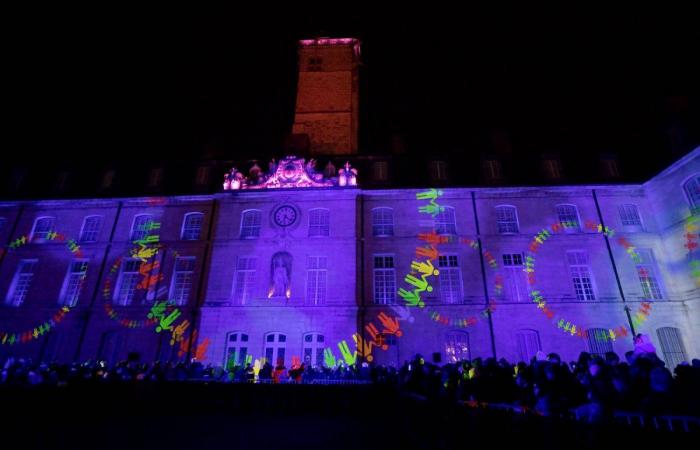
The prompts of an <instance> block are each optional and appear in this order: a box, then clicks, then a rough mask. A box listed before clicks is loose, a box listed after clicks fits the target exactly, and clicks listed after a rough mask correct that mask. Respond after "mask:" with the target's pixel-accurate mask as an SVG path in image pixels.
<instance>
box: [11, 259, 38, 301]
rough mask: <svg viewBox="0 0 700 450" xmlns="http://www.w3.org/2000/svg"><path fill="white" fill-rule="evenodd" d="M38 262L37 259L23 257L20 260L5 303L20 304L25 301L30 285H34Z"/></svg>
mask: <svg viewBox="0 0 700 450" xmlns="http://www.w3.org/2000/svg"><path fill="white" fill-rule="evenodd" d="M36 264H37V260H36V259H23V260H21V261H20V262H19V264H18V265H17V270H16V271H15V276H14V277H13V279H12V284H11V285H10V289H9V290H8V291H7V298H6V299H5V303H7V304H8V305H11V306H20V305H21V304H22V303H23V302H24V300H25V298H26V297H27V292H29V287H30V286H31V285H32V278H34V269H35V268H36Z"/></svg>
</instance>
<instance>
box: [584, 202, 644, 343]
mask: <svg viewBox="0 0 700 450" xmlns="http://www.w3.org/2000/svg"><path fill="white" fill-rule="evenodd" d="M592 192H593V201H594V202H595V209H596V211H597V212H598V220H599V221H600V225H601V226H602V227H603V230H605V222H604V221H603V214H602V213H601V212H600V204H599V203H598V195H597V194H596V191H595V189H593V190H592ZM603 237H604V238H605V246H606V247H607V249H608V256H610V263H611V264H612V268H613V273H614V274H615V281H616V282H617V290H618V291H619V292H620V297H621V298H622V303H623V305H624V309H625V314H626V315H627V323H628V324H629V326H630V331H631V332H632V338H633V339H634V336H635V335H636V334H637V332H636V331H635V330H634V324H633V323H632V316H631V315H630V308H629V306H628V305H627V300H626V299H625V292H624V291H623V290H622V282H620V274H619V273H618V272H617V265H616V264H615V258H614V257H613V253H612V247H611V246H610V239H609V238H608V236H607V234H605V233H603Z"/></svg>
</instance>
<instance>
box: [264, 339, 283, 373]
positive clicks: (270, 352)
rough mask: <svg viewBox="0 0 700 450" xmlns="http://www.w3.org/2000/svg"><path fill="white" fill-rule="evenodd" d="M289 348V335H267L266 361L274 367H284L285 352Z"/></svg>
mask: <svg viewBox="0 0 700 450" xmlns="http://www.w3.org/2000/svg"><path fill="white" fill-rule="evenodd" d="M286 348H287V335H286V334H282V333H268V334H266V335H265V360H266V361H267V362H269V363H270V364H271V365H272V367H275V366H280V365H284V352H285V350H286Z"/></svg>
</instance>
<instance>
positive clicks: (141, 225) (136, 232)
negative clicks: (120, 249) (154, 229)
mask: <svg viewBox="0 0 700 450" xmlns="http://www.w3.org/2000/svg"><path fill="white" fill-rule="evenodd" d="M152 222H153V216H152V215H150V214H139V215H138V216H136V217H134V223H133V224H132V225H131V240H132V241H141V240H144V239H146V237H147V236H148V234H149V232H150V230H151V228H150V227H149V225H150V224H151V223H152Z"/></svg>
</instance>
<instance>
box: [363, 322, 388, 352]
mask: <svg viewBox="0 0 700 450" xmlns="http://www.w3.org/2000/svg"><path fill="white" fill-rule="evenodd" d="M365 330H367V333H369V335H370V336H371V337H372V342H371V343H372V344H373V345H374V346H375V347H380V348H381V349H382V350H385V351H386V350H387V349H388V348H389V346H388V345H387V344H386V343H385V342H384V336H383V335H382V334H381V333H380V332H379V330H377V327H375V326H374V324H373V323H370V324H367V325H365Z"/></svg>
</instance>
